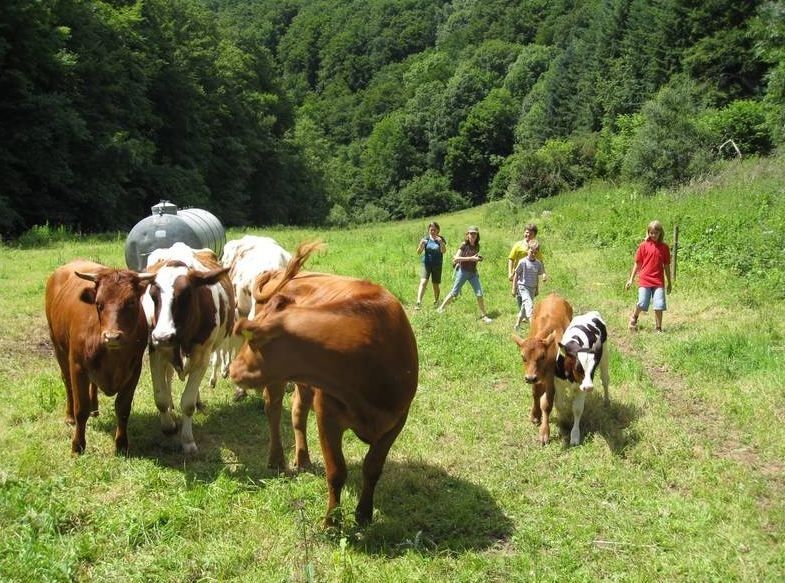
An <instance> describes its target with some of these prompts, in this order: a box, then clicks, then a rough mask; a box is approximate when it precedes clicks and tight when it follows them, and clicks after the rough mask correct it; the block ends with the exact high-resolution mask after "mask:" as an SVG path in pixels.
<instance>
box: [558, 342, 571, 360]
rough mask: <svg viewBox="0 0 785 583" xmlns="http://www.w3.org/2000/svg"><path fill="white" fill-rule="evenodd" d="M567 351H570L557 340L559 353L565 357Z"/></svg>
mask: <svg viewBox="0 0 785 583" xmlns="http://www.w3.org/2000/svg"><path fill="white" fill-rule="evenodd" d="M569 352H570V351H569V350H567V347H566V346H565V345H564V344H562V343H561V342H559V354H560V355H561V356H564V357H566V356H567V355H568V354H569Z"/></svg>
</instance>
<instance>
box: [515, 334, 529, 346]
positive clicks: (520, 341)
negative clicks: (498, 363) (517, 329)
mask: <svg viewBox="0 0 785 583" xmlns="http://www.w3.org/2000/svg"><path fill="white" fill-rule="evenodd" d="M511 338H512V341H513V342H515V344H517V345H518V346H519V347H520V348H523V346H524V344H526V340H524V339H523V338H521V337H520V336H518V335H517V334H513V335H512V336H511Z"/></svg>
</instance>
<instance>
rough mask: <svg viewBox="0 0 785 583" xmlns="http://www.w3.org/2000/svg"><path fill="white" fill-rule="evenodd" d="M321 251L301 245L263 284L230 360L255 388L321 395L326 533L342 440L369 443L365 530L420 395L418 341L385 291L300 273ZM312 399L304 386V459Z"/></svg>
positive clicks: (317, 402) (234, 371)
mask: <svg viewBox="0 0 785 583" xmlns="http://www.w3.org/2000/svg"><path fill="white" fill-rule="evenodd" d="M315 248H316V245H314V244H311V245H304V246H301V247H300V248H299V249H298V250H297V253H296V254H295V257H294V258H293V259H292V261H291V262H290V263H289V265H288V266H287V268H286V270H279V271H276V272H270V273H266V274H264V275H263V276H261V277H260V278H259V285H260V288H259V289H258V290H257V293H256V296H255V297H256V316H255V318H254V319H253V320H241V321H239V322H238V323H237V325H236V327H235V328H236V330H237V331H238V332H242V333H243V334H244V335H245V336H246V337H247V338H248V341H247V343H246V344H244V345H243V347H242V349H241V351H240V353H239V354H238V356H237V358H236V359H235V360H234V361H233V362H232V364H231V367H230V376H231V378H232V380H233V381H234V382H235V383H237V384H239V385H241V386H245V387H249V388H250V387H259V386H267V387H268V388H269V387H270V386H271V385H272V386H282V384H283V383H285V382H286V381H294V382H297V383H302V384H304V385H309V386H311V387H314V388H313V389H312V391H313V408H314V410H315V412H316V422H317V426H318V428H319V441H320V444H321V448H322V454H323V456H324V464H325V471H326V477H327V489H328V501H327V516H326V518H325V524H326V525H330V524H333V523H334V520H335V519H334V516H333V511H334V510H335V508H336V507H337V506H338V505H339V504H340V497H341V490H342V488H343V485H344V483H345V482H346V476H347V470H346V461H345V459H344V456H343V450H342V441H343V433H344V432H345V431H346V430H347V429H352V430H353V431H354V432H355V434H357V436H358V437H359V438H360V439H361V440H362V441H364V442H365V443H367V444H369V449H368V453H367V454H366V456H365V459H364V461H363V482H362V491H361V493H360V500H359V503H358V505H357V509H356V512H355V515H356V518H357V522H358V523H359V524H367V523H368V522H370V520H371V515H372V512H373V494H374V490H375V487H376V483H377V481H378V480H379V476H380V475H381V472H382V467H383V466H384V462H385V460H386V459H387V454H388V452H389V450H390V447H391V446H392V444H393V442H394V441H395V439H396V437H397V436H398V434H399V433H400V431H401V429H402V428H403V426H404V424H405V423H406V418H407V416H408V413H409V407H410V405H411V402H412V399H413V398H414V394H415V392H416V390H417V376H418V371H419V364H418V356H417V343H416V341H415V338H414V333H413V332H412V328H411V325H410V324H409V321H408V319H407V317H406V313H405V311H404V309H403V307H402V306H401V304H400V302H399V301H398V300H397V299H396V298H395V297H394V296H393V295H392V294H390V293H389V292H388V291H387V290H385V289H384V288H382V287H381V286H378V285H375V284H373V283H370V282H368V281H363V280H359V279H353V278H349V277H340V276H336V275H327V274H309V273H300V267H301V266H302V263H303V262H304V261H305V259H307V257H308V256H309V255H310V254H311V252H312V251H313V250H314V249H315ZM317 387H318V388H317ZM307 393H308V391H307V389H304V387H302V386H300V387H298V388H297V391H296V398H297V401H296V402H295V403H294V404H293V407H292V417H293V423H294V425H295V439H296V441H297V447H298V459H299V455H300V454H301V453H302V450H301V449H300V448H301V446H302V441H304V437H305V436H304V430H305V423H304V419H305V417H306V416H307V407H308V395H307ZM278 402H279V403H280V401H278ZM279 418H280V416H279ZM271 424H272V419H271Z"/></svg>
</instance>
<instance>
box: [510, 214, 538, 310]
mask: <svg viewBox="0 0 785 583" xmlns="http://www.w3.org/2000/svg"><path fill="white" fill-rule="evenodd" d="M536 240H537V225H535V224H534V223H529V224H528V225H526V227H524V230H523V239H521V240H520V241H516V242H515V244H514V245H513V246H512V249H510V255H509V256H508V257H507V279H509V280H510V281H512V277H513V273H514V271H515V268H516V267H518V263H519V262H520V261H521V260H522V259H524V258H526V255H528V253H529V244H530V243H533V242H535V241H536ZM536 257H537V259H539V260H540V261H542V250H541V249H539V250H538V251H537V255H536ZM512 291H513V294H512V295H514V296H515V301H516V303H517V304H518V309H519V310H520V309H521V302H522V299H521V296H520V295H518V290H517V289H516V288H515V286H513V290H512Z"/></svg>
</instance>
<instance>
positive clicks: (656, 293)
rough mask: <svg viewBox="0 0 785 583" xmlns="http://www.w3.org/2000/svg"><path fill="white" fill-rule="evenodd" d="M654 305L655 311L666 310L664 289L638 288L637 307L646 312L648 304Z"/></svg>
mask: <svg viewBox="0 0 785 583" xmlns="http://www.w3.org/2000/svg"><path fill="white" fill-rule="evenodd" d="M652 300H653V303H654V309H655V310H658V311H659V310H667V309H668V308H667V305H666V303H665V288H664V287H639V288H638V307H639V308H640V309H641V310H643V311H644V312H647V311H648V310H649V304H650V303H652Z"/></svg>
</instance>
